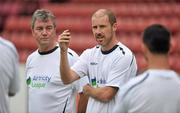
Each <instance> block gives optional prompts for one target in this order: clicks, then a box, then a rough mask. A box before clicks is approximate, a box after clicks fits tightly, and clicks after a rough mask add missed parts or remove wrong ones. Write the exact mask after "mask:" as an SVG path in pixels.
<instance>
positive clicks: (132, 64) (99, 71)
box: [72, 42, 137, 113]
mask: <svg viewBox="0 0 180 113" xmlns="http://www.w3.org/2000/svg"><path fill="white" fill-rule="evenodd" d="M72 69H73V70H74V71H75V72H76V73H77V74H78V75H79V76H80V77H83V76H85V75H87V76H88V78H89V81H90V84H91V86H93V87H94V88H96V87H105V86H112V87H118V88H120V87H121V86H122V85H124V84H125V83H126V82H127V81H128V80H129V79H130V78H132V77H134V76H135V75H136V72H137V65H136V59H135V57H134V55H133V54H132V52H131V51H130V50H129V49H128V48H127V47H126V46H124V45H123V44H122V43H120V42H119V43H118V44H117V45H116V46H114V47H113V48H112V49H111V50H109V51H106V52H102V51H101V47H100V46H96V47H94V48H92V49H87V50H85V51H84V52H83V53H82V55H81V56H80V60H78V62H76V63H75V65H73V66H72ZM115 104H116V96H115V97H114V98H113V99H112V100H111V101H109V102H106V103H105V102H100V101H98V100H95V99H94V98H91V97H90V98H89V101H88V105H87V110H86V113H111V112H112V109H113V107H114V105H115Z"/></svg>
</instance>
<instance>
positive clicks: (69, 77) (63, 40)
mask: <svg viewBox="0 0 180 113" xmlns="http://www.w3.org/2000/svg"><path fill="white" fill-rule="evenodd" d="M70 38H71V35H70V32H69V30H65V31H64V32H63V33H62V34H61V35H59V39H58V42H59V46H60V49H61V50H60V73H61V79H62V81H63V83H64V84H69V83H72V82H73V81H75V80H77V79H79V78H80V77H79V76H78V75H77V74H76V73H75V72H74V71H73V70H71V68H70V66H69V63H68V57H67V54H68V47H69V41H70Z"/></svg>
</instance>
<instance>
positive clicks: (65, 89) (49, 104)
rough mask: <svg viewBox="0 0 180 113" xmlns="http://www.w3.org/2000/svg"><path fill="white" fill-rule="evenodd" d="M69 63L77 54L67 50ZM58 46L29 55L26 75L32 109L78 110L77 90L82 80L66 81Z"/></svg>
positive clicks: (42, 112)
mask: <svg viewBox="0 0 180 113" xmlns="http://www.w3.org/2000/svg"><path fill="white" fill-rule="evenodd" d="M68 59H69V65H70V66H72V65H73V64H74V63H75V62H76V61H77V60H78V55H77V54H76V53H75V52H74V51H72V50H70V49H69V50H68ZM59 65H60V49H59V47H56V48H54V49H53V50H51V51H49V52H46V53H41V54H40V53H39V52H38V51H35V52H33V53H32V54H31V55H30V56H29V57H28V59H27V63H26V75H27V85H28V90H29V98H28V101H29V103H28V104H29V107H28V111H29V113H76V103H75V102H76V101H75V99H76V92H77V90H78V89H79V84H78V82H79V81H76V82H75V83H73V84H70V85H64V84H63V82H62V80H61V78H60V72H59V67H60V66H59Z"/></svg>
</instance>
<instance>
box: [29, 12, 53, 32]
mask: <svg viewBox="0 0 180 113" xmlns="http://www.w3.org/2000/svg"><path fill="white" fill-rule="evenodd" d="M37 19H40V20H42V21H47V20H48V19H51V20H52V22H53V25H54V27H56V22H55V16H54V14H53V13H52V12H51V11H49V10H47V9H38V10H36V11H35V12H34V13H33V16H32V21H31V28H32V29H33V28H34V23H35V21H36V20H37Z"/></svg>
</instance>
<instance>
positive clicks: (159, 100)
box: [113, 69, 180, 113]
mask: <svg viewBox="0 0 180 113" xmlns="http://www.w3.org/2000/svg"><path fill="white" fill-rule="evenodd" d="M113 113H180V78H179V77H178V75H177V74H176V73H175V72H174V71H172V70H155V69H154V70H152V69H149V70H147V71H146V72H144V73H143V74H142V75H139V76H138V77H135V78H133V79H131V80H130V81H129V82H128V83H127V84H126V85H124V86H123V87H122V89H121V92H120V93H119V95H118V104H117V105H116V106H115V109H114V111H113Z"/></svg>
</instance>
